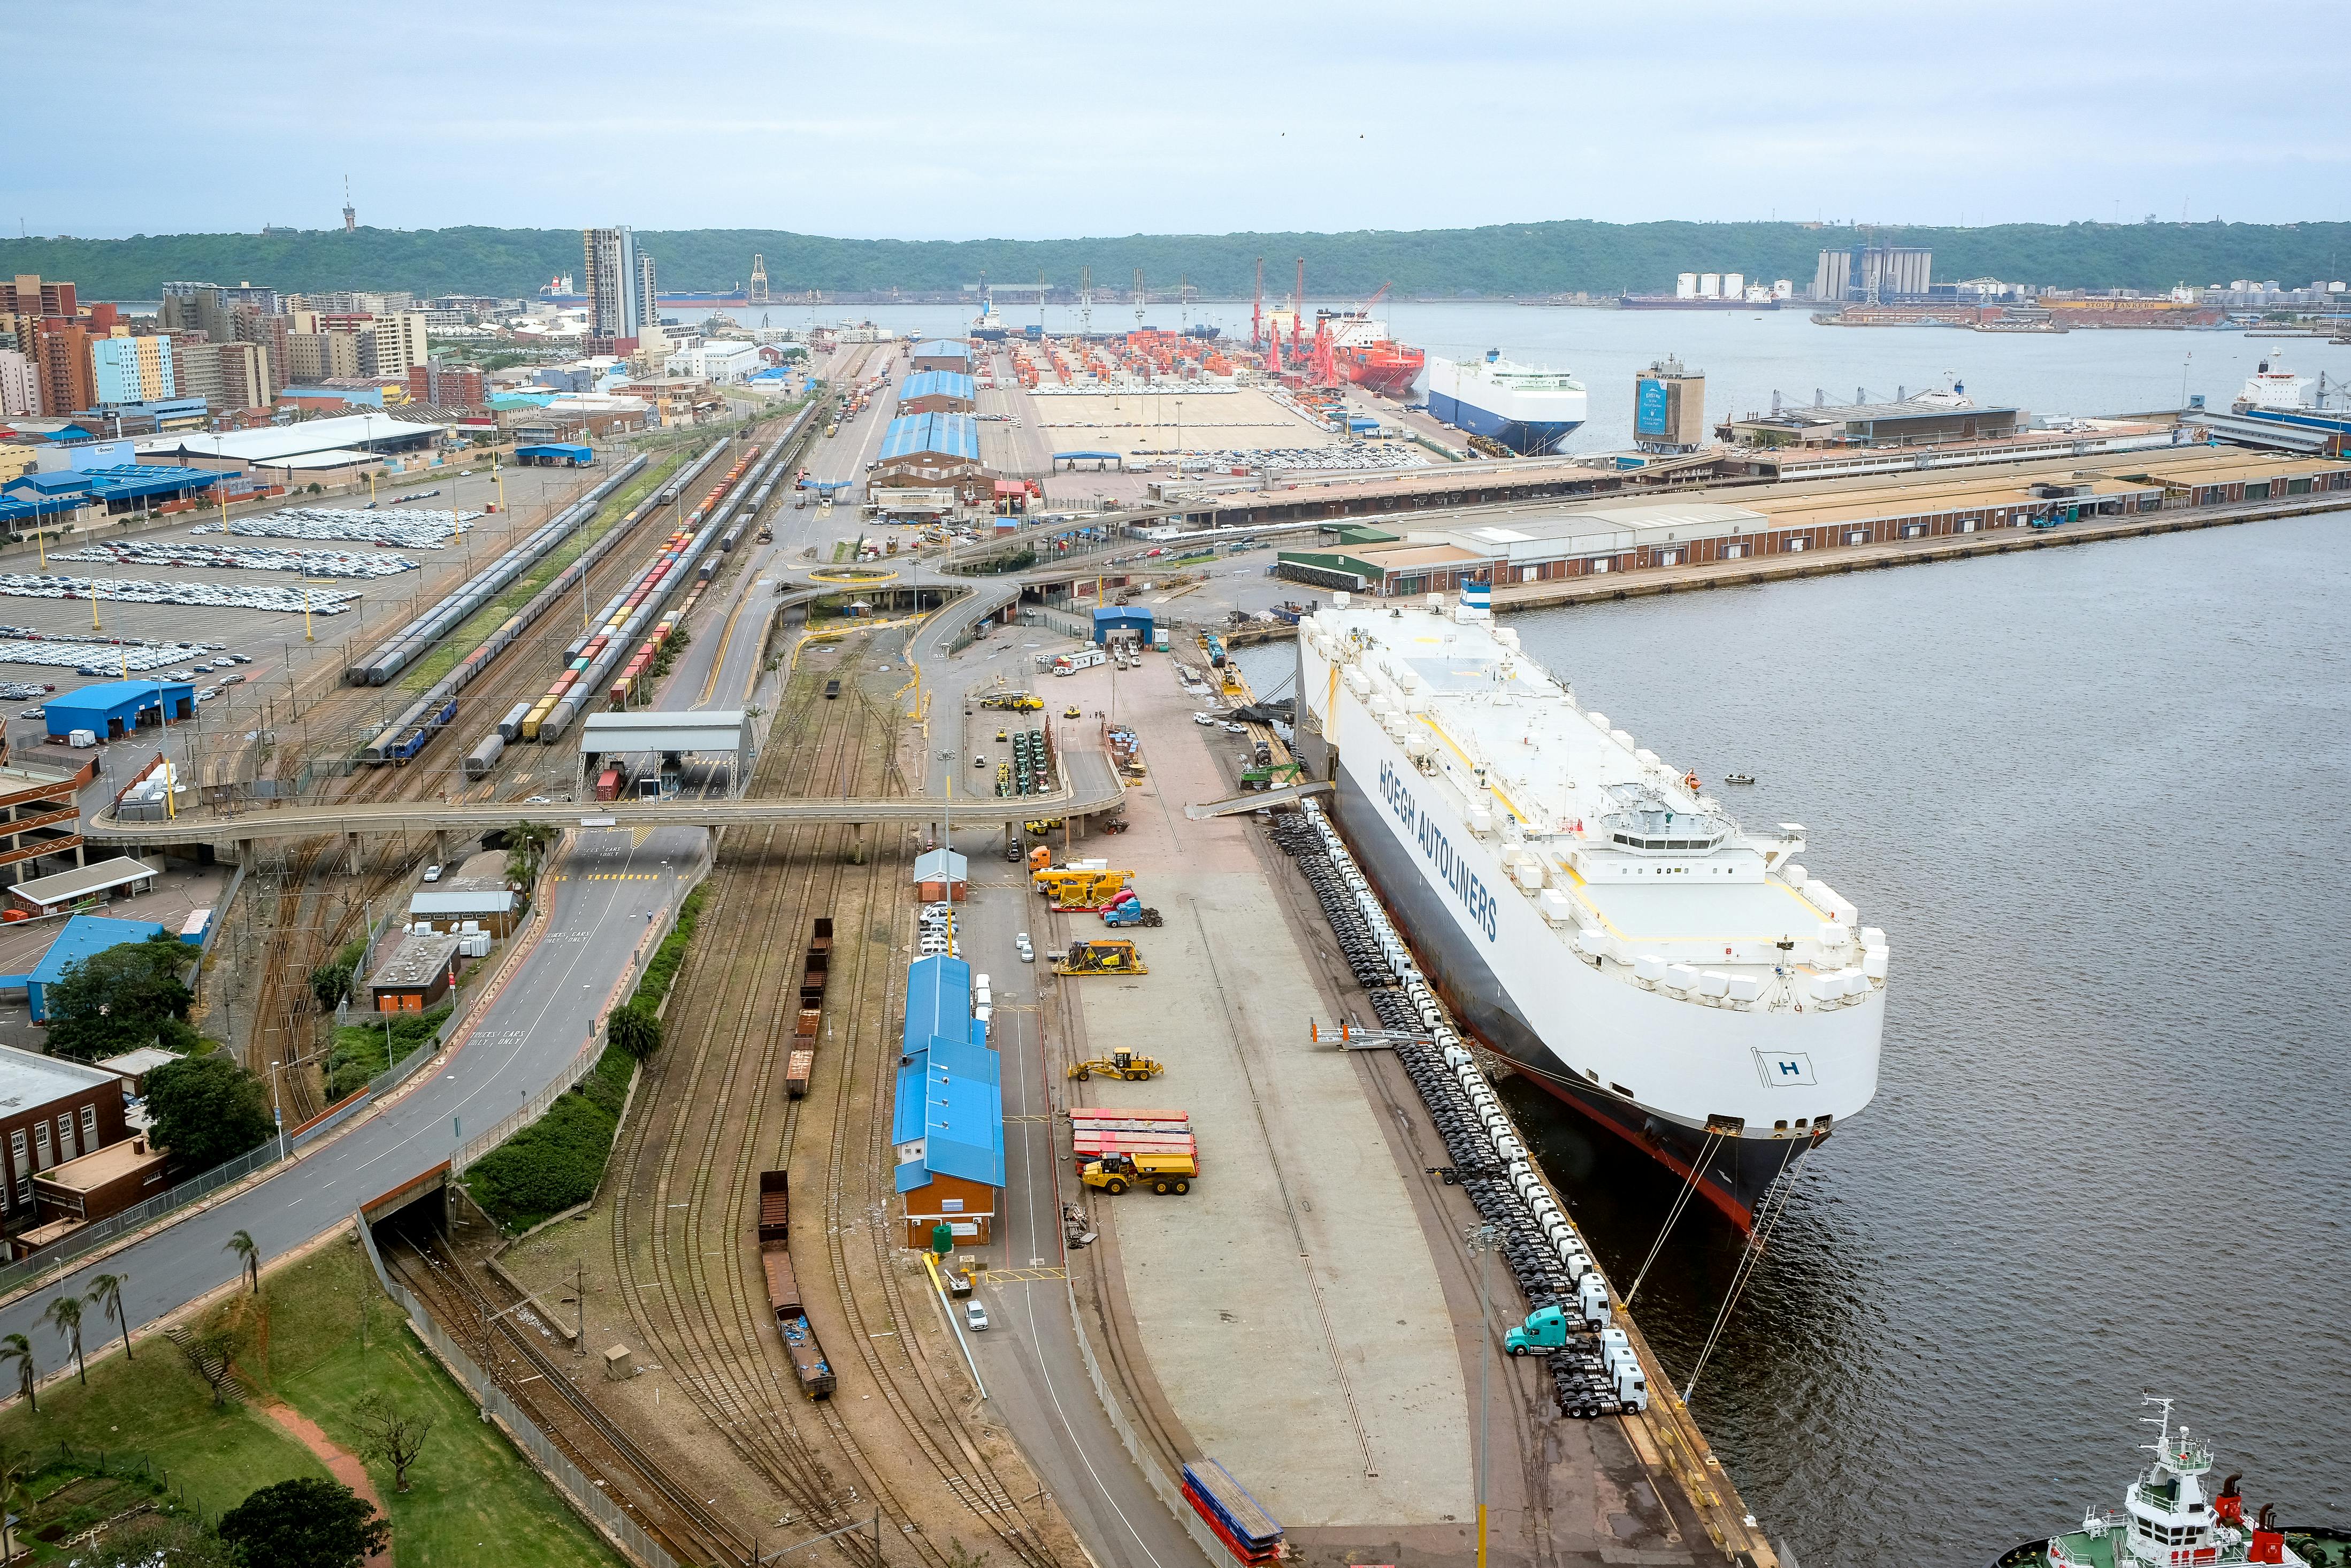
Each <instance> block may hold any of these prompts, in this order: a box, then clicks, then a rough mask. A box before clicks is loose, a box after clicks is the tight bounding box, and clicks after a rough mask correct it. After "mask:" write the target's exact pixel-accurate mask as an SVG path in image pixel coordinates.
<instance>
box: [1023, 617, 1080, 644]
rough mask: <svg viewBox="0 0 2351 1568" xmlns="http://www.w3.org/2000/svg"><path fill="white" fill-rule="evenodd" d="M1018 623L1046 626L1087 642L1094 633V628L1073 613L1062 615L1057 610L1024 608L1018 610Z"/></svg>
mask: <svg viewBox="0 0 2351 1568" xmlns="http://www.w3.org/2000/svg"><path fill="white" fill-rule="evenodd" d="M1020 624H1021V625H1022V626H1041V627H1046V628H1050V629H1051V630H1054V631H1058V632H1061V633H1062V634H1063V635H1064V636H1068V637H1074V638H1078V639H1082V640H1085V641H1089V642H1091V641H1092V639H1093V635H1094V628H1092V627H1091V626H1088V625H1087V624H1086V623H1085V622H1084V621H1081V620H1080V619H1079V618H1077V617H1075V616H1073V615H1063V614H1061V612H1060V611H1058V610H1049V609H1024V610H1022V611H1021V612H1020Z"/></svg>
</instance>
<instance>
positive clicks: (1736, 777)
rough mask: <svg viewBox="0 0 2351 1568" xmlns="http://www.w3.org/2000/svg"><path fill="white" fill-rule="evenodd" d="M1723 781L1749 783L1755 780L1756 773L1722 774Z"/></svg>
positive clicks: (1726, 782) (1727, 782)
mask: <svg viewBox="0 0 2351 1568" xmlns="http://www.w3.org/2000/svg"><path fill="white" fill-rule="evenodd" d="M1722 782H1723V783H1725V784H1753V783H1754V782H1755V775H1754V774H1723V775H1722Z"/></svg>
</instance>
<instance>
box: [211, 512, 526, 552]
mask: <svg viewBox="0 0 2351 1568" xmlns="http://www.w3.org/2000/svg"><path fill="white" fill-rule="evenodd" d="M481 515H482V514H481V513H479V512H444V511H438V510H435V511H413V510H412V511H403V512H400V513H396V514H394V513H385V512H371V511H367V510H364V509H361V508H356V507H349V506H288V507H287V508H286V509H285V510H283V511H280V512H273V513H271V514H269V515H268V516H266V517H250V518H245V519H241V520H239V521H237V522H234V523H231V524H227V526H226V529H225V532H227V533H231V534H235V535H238V536H239V537H242V538H246V539H355V540H358V541H360V542H361V543H363V544H369V545H401V546H402V547H404V548H407V549H412V550H431V549H437V548H438V547H439V546H441V545H445V544H447V543H448V542H449V541H450V540H452V539H454V538H455V537H456V536H457V530H458V529H459V527H460V526H462V525H463V524H467V523H471V522H472V521H474V519H475V518H477V517H479V516H481ZM188 532H189V533H191V534H218V533H221V532H224V529H223V526H222V524H218V523H205V524H199V525H198V526H196V527H193V528H191V529H189V530H188Z"/></svg>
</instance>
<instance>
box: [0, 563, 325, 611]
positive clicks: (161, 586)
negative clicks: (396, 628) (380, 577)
mask: <svg viewBox="0 0 2351 1568" xmlns="http://www.w3.org/2000/svg"><path fill="white" fill-rule="evenodd" d="M0 595H6V596H8V597H12V598H20V599H86V598H89V597H92V596H93V595H95V596H96V597H99V598H101V599H108V600H111V601H113V602H115V603H117V604H133V605H188V606H192V607H197V608H202V609H249V610H276V611H279V612H281V613H285V614H288V615H300V614H301V613H302V611H303V609H304V607H306V604H307V607H308V609H309V610H310V611H311V612H312V613H313V614H316V615H340V614H342V612H343V611H344V610H346V609H348V608H349V607H350V606H351V605H352V604H354V603H356V602H357V601H358V599H359V597H360V596H359V595H357V594H352V593H342V592H339V591H338V590H336V589H333V588H321V589H319V590H316V591H313V592H310V593H309V595H308V599H307V600H306V599H305V597H304V595H303V593H302V592H301V591H298V590H297V589H294V588H281V587H274V586H273V587H246V586H244V585H243V584H235V585H229V584H221V583H156V582H148V581H145V580H142V579H141V578H137V577H66V576H54V575H41V574H37V573H32V572H5V573H0Z"/></svg>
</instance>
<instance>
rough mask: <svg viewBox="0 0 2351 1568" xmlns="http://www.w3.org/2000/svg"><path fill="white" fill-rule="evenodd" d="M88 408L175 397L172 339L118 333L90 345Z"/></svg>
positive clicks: (124, 332)
mask: <svg viewBox="0 0 2351 1568" xmlns="http://www.w3.org/2000/svg"><path fill="white" fill-rule="evenodd" d="M89 358H90V373H91V382H90V386H91V390H92V392H93V393H94V394H95V395H94V397H93V398H92V400H91V406H94V407H102V406H104V405H106V404H109V403H152V402H156V401H159V400H162V399H164V398H169V397H172V396H174V395H176V383H175V382H174V381H173V379H172V340H171V339H170V338H168V337H156V336H152V335H151V336H148V337H131V334H130V333H129V332H127V331H120V330H118V331H117V333H116V334H115V336H113V337H100V338H98V339H97V340H96V341H94V342H92V343H91V344H90V346H89Z"/></svg>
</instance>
